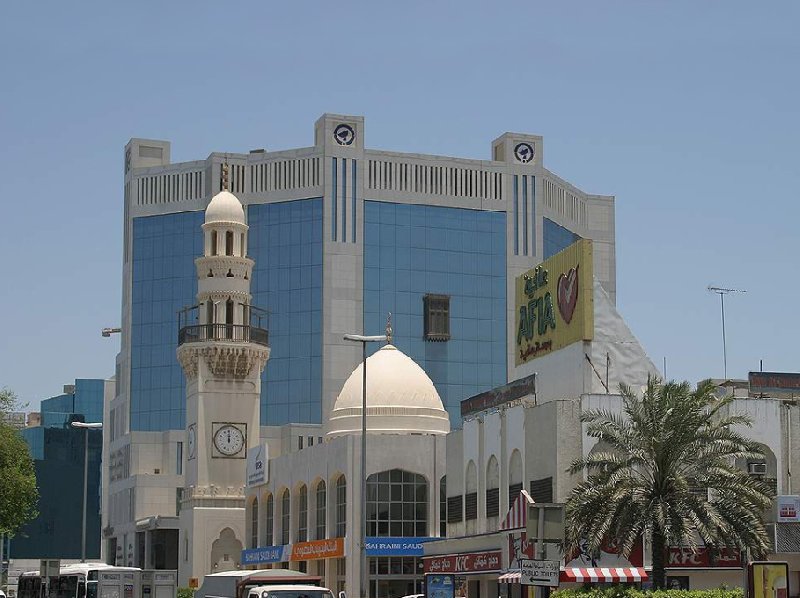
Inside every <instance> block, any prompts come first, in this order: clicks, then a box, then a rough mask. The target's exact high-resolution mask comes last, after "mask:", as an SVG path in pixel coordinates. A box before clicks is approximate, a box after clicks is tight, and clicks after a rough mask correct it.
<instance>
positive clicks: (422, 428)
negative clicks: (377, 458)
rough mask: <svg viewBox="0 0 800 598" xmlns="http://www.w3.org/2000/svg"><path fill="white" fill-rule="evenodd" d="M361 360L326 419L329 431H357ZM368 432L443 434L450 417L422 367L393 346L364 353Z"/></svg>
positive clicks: (332, 433)
mask: <svg viewBox="0 0 800 598" xmlns="http://www.w3.org/2000/svg"><path fill="white" fill-rule="evenodd" d="M362 368H363V364H359V365H358V367H357V368H356V369H355V371H354V372H353V373H352V374H350V377H349V378H348V379H347V382H345V383H344V386H343V387H342V391H341V392H340V393H339V397H338V398H337V399H336V403H335V404H334V406H333V410H332V411H331V415H330V418H329V420H328V436H342V435H346V434H358V433H360V432H361V404H362V401H363V394H362V393H363V387H362V386H361V381H362V380H363V371H362ZM367 430H368V432H369V433H370V434H447V433H448V432H449V431H450V418H449V416H448V415H447V411H445V409H444V407H443V406H442V400H441V399H440V398H439V393H438V392H436V388H435V387H434V386H433V382H431V379H430V378H429V377H428V375H427V374H426V373H425V371H424V370H423V369H422V368H421V367H420V366H419V365H417V364H416V363H415V362H414V360H412V359H411V358H410V357H408V356H407V355H406V354H404V353H403V352H402V351H400V350H398V349H397V348H396V347H395V346H393V345H384V346H383V347H381V349H380V350H378V351H376V352H375V353H374V354H373V355H371V356H370V357H368V358H367Z"/></svg>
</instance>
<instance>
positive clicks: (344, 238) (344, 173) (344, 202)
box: [342, 158, 347, 243]
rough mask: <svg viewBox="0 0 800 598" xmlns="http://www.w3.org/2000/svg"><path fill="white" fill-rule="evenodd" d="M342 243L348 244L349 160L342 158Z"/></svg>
mask: <svg viewBox="0 0 800 598" xmlns="http://www.w3.org/2000/svg"><path fill="white" fill-rule="evenodd" d="M342 242H343V243H347V158H342Z"/></svg>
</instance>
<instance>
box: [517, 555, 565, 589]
mask: <svg viewBox="0 0 800 598" xmlns="http://www.w3.org/2000/svg"><path fill="white" fill-rule="evenodd" d="M520 573H521V574H522V575H521V576H520V578H519V581H520V583H521V584H522V585H525V586H547V587H551V588H557V587H558V579H559V576H560V575H561V561H542V560H538V559H522V560H521V561H520Z"/></svg>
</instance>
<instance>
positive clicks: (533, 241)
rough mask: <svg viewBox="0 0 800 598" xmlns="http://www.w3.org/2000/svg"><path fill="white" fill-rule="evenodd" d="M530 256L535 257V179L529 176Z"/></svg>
mask: <svg viewBox="0 0 800 598" xmlns="http://www.w3.org/2000/svg"><path fill="white" fill-rule="evenodd" d="M531 255H536V177H535V176H531Z"/></svg>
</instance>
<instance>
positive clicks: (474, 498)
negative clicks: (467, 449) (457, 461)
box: [464, 461, 478, 535]
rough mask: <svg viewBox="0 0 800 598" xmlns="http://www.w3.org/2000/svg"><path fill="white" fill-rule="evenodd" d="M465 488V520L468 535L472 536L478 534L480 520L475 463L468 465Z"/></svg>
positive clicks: (471, 462)
mask: <svg viewBox="0 0 800 598" xmlns="http://www.w3.org/2000/svg"><path fill="white" fill-rule="evenodd" d="M464 486H465V490H466V492H465V493H464V520H465V521H466V522H467V535H470V534H474V533H475V532H476V528H475V521H476V520H477V519H478V469H477V467H475V461H470V462H469V463H467V473H466V476H465V477H464Z"/></svg>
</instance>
